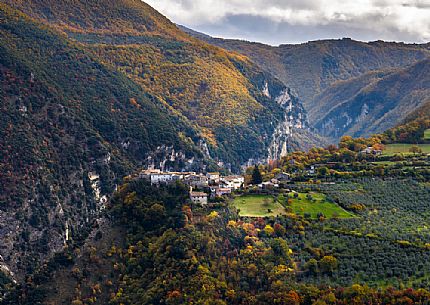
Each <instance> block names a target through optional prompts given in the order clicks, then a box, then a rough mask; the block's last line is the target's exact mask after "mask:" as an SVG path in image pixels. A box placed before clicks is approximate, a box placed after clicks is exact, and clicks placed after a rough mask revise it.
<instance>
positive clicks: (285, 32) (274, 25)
mask: <svg viewBox="0 0 430 305" xmlns="http://www.w3.org/2000/svg"><path fill="white" fill-rule="evenodd" d="M144 1H145V2H147V3H148V4H150V5H151V6H153V7H154V8H156V9H157V10H159V11H160V12H161V13H163V14H164V15H166V16H167V17H168V18H170V19H171V20H172V21H174V22H176V23H178V24H182V25H185V26H187V27H190V28H192V29H194V30H197V31H201V32H204V33H207V34H209V35H211V36H215V37H223V38H239V39H245V40H250V41H259V42H263V43H268V44H272V45H279V44H283V43H300V42H306V41H309V40H317V39H328V38H342V37H350V38H353V39H357V40H363V41H373V40H378V39H381V40H387V41H405V42H429V41H430V0H144Z"/></svg>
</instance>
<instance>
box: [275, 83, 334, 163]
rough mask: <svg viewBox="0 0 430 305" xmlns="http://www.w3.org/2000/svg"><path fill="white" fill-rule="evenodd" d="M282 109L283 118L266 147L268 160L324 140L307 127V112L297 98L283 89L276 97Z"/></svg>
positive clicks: (288, 90) (321, 142)
mask: <svg viewBox="0 0 430 305" xmlns="http://www.w3.org/2000/svg"><path fill="white" fill-rule="evenodd" d="M276 102H277V103H278V104H279V105H280V106H281V107H282V108H283V109H284V119H283V120H282V121H281V122H280V123H279V124H278V125H277V126H276V128H275V131H274V133H273V135H272V141H271V143H270V146H269V148H268V156H267V159H268V160H278V159H280V158H282V157H284V156H286V155H287V154H288V153H289V152H291V151H294V150H308V149H310V148H311V147H313V146H322V145H325V144H326V141H325V140H324V139H323V138H321V137H319V136H318V135H317V134H316V133H315V132H314V131H312V130H311V128H310V127H309V123H308V120H307V114H306V111H305V109H304V108H303V105H302V103H301V102H300V101H299V99H298V98H297V97H296V96H294V95H293V94H292V93H291V90H290V89H288V88H287V89H285V90H284V91H282V92H281V94H280V95H279V96H278V97H277V98H276Z"/></svg>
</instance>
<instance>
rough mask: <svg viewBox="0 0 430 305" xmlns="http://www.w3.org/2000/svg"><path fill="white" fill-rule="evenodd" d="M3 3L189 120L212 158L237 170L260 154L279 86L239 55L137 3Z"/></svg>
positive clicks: (275, 115)
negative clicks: (63, 37) (61, 35)
mask: <svg viewBox="0 0 430 305" xmlns="http://www.w3.org/2000/svg"><path fill="white" fill-rule="evenodd" d="M6 2H7V3H9V4H10V5H11V6H14V7H16V8H18V9H20V10H22V11H23V12H25V13H26V14H29V15H30V16H32V17H34V18H36V19H38V20H40V21H42V22H44V23H46V24H48V25H49V26H53V27H54V28H56V29H58V30H60V31H62V32H64V33H65V34H66V35H67V36H68V37H69V39H71V40H74V41H77V42H79V43H81V44H82V47H83V48H84V49H85V50H86V51H87V52H89V53H91V54H92V55H93V56H94V57H96V58H98V59H99V60H101V61H102V63H103V64H104V65H106V66H108V67H112V68H113V69H116V70H117V71H118V72H120V73H121V74H123V75H126V76H127V77H128V78H129V79H131V80H133V81H134V82H135V83H136V84H138V85H139V86H140V87H141V88H142V89H143V90H144V91H145V92H148V93H150V94H152V95H153V96H156V97H157V98H158V99H159V101H160V102H161V103H163V104H164V105H165V107H167V108H170V109H172V111H173V112H174V113H176V114H177V115H178V116H181V117H182V118H183V119H184V120H186V121H188V122H190V124H191V125H192V126H193V128H194V129H195V130H196V132H197V133H198V134H199V135H201V136H202V138H203V139H204V140H205V142H206V143H207V144H208V145H209V150H210V152H211V156H212V157H213V158H215V159H220V160H222V161H224V162H226V163H232V165H233V167H234V168H236V169H237V168H238V166H239V165H240V164H242V163H243V162H245V161H247V160H248V159H250V158H256V159H258V158H260V157H262V156H264V155H265V154H266V147H267V145H268V144H269V141H270V136H271V134H272V132H273V128H274V127H273V126H274V125H273V124H276V123H277V122H278V121H279V120H280V119H282V112H283V111H282V109H281V108H280V106H279V105H278V104H277V103H276V102H275V98H276V97H277V96H278V95H280V94H281V92H282V91H283V90H284V89H285V86H284V85H283V84H282V83H281V82H280V81H278V80H276V79H275V78H273V76H271V75H270V74H269V73H267V72H263V71H262V70H260V69H259V68H258V67H256V66H255V65H254V64H252V63H251V62H250V61H249V60H248V59H247V58H246V57H245V56H243V55H239V54H235V53H229V52H227V51H225V50H222V49H220V48H217V47H214V46H211V45H209V44H206V43H204V42H201V41H198V40H196V39H194V38H192V37H190V36H188V35H187V34H185V33H183V32H182V31H180V30H179V29H178V28H177V27H176V26H175V25H174V24H173V23H171V22H170V21H169V20H168V19H167V18H165V17H164V16H162V15H161V14H159V13H158V12H156V11H155V10H154V9H152V8H151V7H150V6H148V5H146V4H145V3H143V2H141V1H139V0H128V1H119V2H118V1H108V0H104V1H101V2H100V1H90V2H87V1H62V2H61V4H60V3H58V2H56V1H43V2H42V1H26V2H16V1H6ZM266 83H267V84H268V89H269V92H270V97H268V96H266V95H265V94H263V89H264V87H265V85H266ZM272 122H273V123H272Z"/></svg>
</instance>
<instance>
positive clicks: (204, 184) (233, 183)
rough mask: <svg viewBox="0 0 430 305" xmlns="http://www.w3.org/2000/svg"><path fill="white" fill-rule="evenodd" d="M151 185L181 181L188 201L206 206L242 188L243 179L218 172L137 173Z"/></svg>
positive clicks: (153, 171) (156, 171) (155, 171)
mask: <svg viewBox="0 0 430 305" xmlns="http://www.w3.org/2000/svg"><path fill="white" fill-rule="evenodd" d="M139 179H145V180H147V181H149V182H151V184H152V185H162V184H171V183H176V182H177V181H181V182H182V183H184V184H185V185H187V186H189V188H190V200H191V201H192V202H193V203H195V204H200V205H206V204H208V199H215V198H217V197H222V196H224V195H229V194H231V193H232V192H233V191H235V190H239V189H241V188H243V187H244V184H245V178H244V177H243V176H240V175H229V176H222V175H221V174H220V173H219V172H209V173H206V174H204V173H196V172H163V171H161V170H159V169H146V170H143V171H141V172H140V173H139ZM204 191H206V192H204Z"/></svg>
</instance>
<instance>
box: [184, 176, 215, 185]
mask: <svg viewBox="0 0 430 305" xmlns="http://www.w3.org/2000/svg"><path fill="white" fill-rule="evenodd" d="M184 183H185V184H186V185H188V186H191V187H194V188H204V187H207V186H208V185H209V179H208V177H206V176H205V175H202V174H189V175H186V176H185V177H184Z"/></svg>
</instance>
